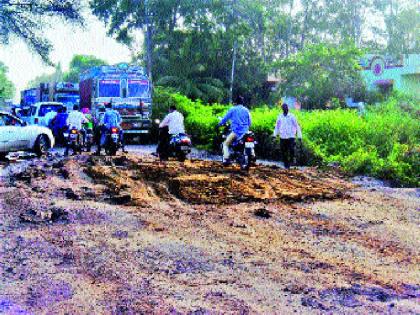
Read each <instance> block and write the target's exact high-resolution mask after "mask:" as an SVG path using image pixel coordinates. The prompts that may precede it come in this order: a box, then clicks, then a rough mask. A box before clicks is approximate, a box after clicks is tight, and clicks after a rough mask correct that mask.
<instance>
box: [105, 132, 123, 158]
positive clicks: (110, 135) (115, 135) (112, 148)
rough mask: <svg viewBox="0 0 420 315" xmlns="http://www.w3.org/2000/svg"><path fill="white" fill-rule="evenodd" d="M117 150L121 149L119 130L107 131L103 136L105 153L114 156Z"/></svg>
mask: <svg viewBox="0 0 420 315" xmlns="http://www.w3.org/2000/svg"><path fill="white" fill-rule="evenodd" d="M119 148H121V137H120V129H119V128H117V127H113V128H111V129H108V130H107V131H106V134H105V144H104V149H105V153H106V154H107V155H111V156H114V155H115V154H117V151H118V149H119Z"/></svg>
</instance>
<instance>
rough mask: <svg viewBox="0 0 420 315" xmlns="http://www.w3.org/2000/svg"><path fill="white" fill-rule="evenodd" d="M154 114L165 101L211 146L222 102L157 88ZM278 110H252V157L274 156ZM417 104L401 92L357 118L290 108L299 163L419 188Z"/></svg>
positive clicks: (419, 106) (223, 107)
mask: <svg viewBox="0 0 420 315" xmlns="http://www.w3.org/2000/svg"><path fill="white" fill-rule="evenodd" d="M154 103H155V106H154V115H153V116H154V117H156V118H159V119H162V117H163V116H164V115H165V114H166V113H167V111H168V108H169V106H170V105H171V104H175V105H176V106H177V107H178V109H179V110H180V111H181V112H182V113H183V114H184V115H185V125H186V128H187V131H188V132H189V133H190V134H191V136H192V138H193V141H194V143H195V144H196V145H200V146H202V147H204V148H206V149H212V148H213V149H214V148H215V146H214V142H215V138H216V132H215V126H216V124H217V122H218V119H217V117H218V116H223V115H224V113H225V112H226V111H227V110H228V108H229V106H226V105H219V104H215V105H206V104H203V103H202V102H200V101H195V102H193V101H191V100H190V99H188V98H187V97H185V96H183V95H180V94H177V93H173V92H172V91H170V90H169V91H168V90H167V89H162V88H157V89H156V90H155V96H154ZM279 113H280V109H279V108H272V107H268V106H260V107H257V108H254V109H252V111H251V114H252V120H253V122H252V130H253V131H254V132H255V134H256V139H257V141H258V146H257V155H258V156H259V157H263V158H270V159H278V158H279V156H280V152H279V146H278V144H277V143H276V142H273V140H272V139H271V134H272V133H273V129H274V125H275V122H276V119H277V116H278V115H279ZM419 113H420V104H419V102H418V101H415V100H411V99H408V98H404V97H401V96H397V97H392V98H390V99H389V100H388V101H386V102H384V103H381V104H380V105H376V106H374V105H371V106H368V108H367V110H366V113H365V114H364V115H363V116H360V115H359V114H358V113H357V111H354V110H350V109H333V110H315V111H302V112H295V115H296V116H297V119H298V121H299V122H300V125H301V127H302V130H303V146H298V147H297V153H298V154H297V160H298V163H299V164H301V165H327V164H329V163H338V164H339V165H341V167H342V169H343V170H345V171H347V172H348V173H349V174H366V175H371V176H375V177H378V178H382V179H386V180H390V181H392V182H394V183H395V184H397V185H401V186H403V185H404V186H415V187H418V186H419V177H418V174H420V165H419V163H420V162H419V161H420V128H419V126H420V123H419V122H420V115H419Z"/></svg>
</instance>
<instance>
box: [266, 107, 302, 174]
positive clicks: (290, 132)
mask: <svg viewBox="0 0 420 315" xmlns="http://www.w3.org/2000/svg"><path fill="white" fill-rule="evenodd" d="M282 110H283V113H282V114H280V115H279V117H278V118H277V123H276V127H275V128H274V134H273V137H277V136H280V150H281V154H282V160H283V163H284V167H285V168H286V169H289V168H290V165H291V164H292V163H293V160H294V157H295V145H296V134H297V136H298V138H299V139H302V130H301V128H300V126H299V123H298V122H297V120H296V117H295V115H293V114H291V113H289V106H288V105H287V104H283V105H282Z"/></svg>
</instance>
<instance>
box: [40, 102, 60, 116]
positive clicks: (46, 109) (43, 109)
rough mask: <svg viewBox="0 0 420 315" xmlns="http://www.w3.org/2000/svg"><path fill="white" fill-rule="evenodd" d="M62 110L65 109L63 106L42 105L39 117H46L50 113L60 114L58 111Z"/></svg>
mask: <svg viewBox="0 0 420 315" xmlns="http://www.w3.org/2000/svg"><path fill="white" fill-rule="evenodd" d="M60 108H63V106H62V105H53V104H49V105H41V107H40V108H39V114H38V116H39V117H44V116H45V115H46V114H47V113H49V112H56V113H57V112H58V110H59V109H60Z"/></svg>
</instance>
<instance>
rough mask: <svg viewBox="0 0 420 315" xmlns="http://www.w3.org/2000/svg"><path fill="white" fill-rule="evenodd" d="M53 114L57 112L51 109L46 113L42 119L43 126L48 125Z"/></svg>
mask: <svg viewBox="0 0 420 315" xmlns="http://www.w3.org/2000/svg"><path fill="white" fill-rule="evenodd" d="M55 116H57V112H55V111H53V110H51V111H49V112H48V113H46V114H45V116H44V119H43V125H44V127H50V124H51V121H52V120H53V119H54V118H55Z"/></svg>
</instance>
